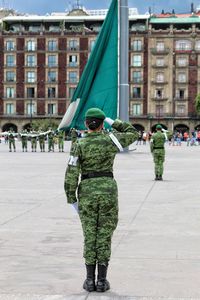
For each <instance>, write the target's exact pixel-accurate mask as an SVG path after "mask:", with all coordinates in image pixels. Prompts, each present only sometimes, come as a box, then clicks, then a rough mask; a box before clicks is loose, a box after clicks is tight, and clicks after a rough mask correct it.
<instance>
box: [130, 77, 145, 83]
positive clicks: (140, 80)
mask: <svg viewBox="0 0 200 300" xmlns="http://www.w3.org/2000/svg"><path fill="white" fill-rule="evenodd" d="M130 83H134V84H143V83H144V80H143V79H136V78H132V79H130Z"/></svg>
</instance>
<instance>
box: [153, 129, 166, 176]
mask: <svg viewBox="0 0 200 300" xmlns="http://www.w3.org/2000/svg"><path fill="white" fill-rule="evenodd" d="M156 131H157V132H156V133H154V134H153V135H152V137H151V140H150V147H151V153H152V154H153V159H154V164H155V180H163V178H162V175H163V164H164V161H165V147H164V145H165V140H166V138H165V135H164V134H163V133H162V126H161V125H157V126H156Z"/></svg>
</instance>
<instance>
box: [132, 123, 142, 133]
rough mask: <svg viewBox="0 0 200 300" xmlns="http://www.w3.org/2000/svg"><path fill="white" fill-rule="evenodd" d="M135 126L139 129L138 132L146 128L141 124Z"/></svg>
mask: <svg viewBox="0 0 200 300" xmlns="http://www.w3.org/2000/svg"><path fill="white" fill-rule="evenodd" d="M133 126H134V127H135V128H136V129H137V131H141V132H143V131H144V126H142V125H141V124H133Z"/></svg>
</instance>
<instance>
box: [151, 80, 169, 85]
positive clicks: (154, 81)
mask: <svg viewBox="0 0 200 300" xmlns="http://www.w3.org/2000/svg"><path fill="white" fill-rule="evenodd" d="M151 83H152V84H159V85H161V84H168V81H158V80H152V81H151Z"/></svg>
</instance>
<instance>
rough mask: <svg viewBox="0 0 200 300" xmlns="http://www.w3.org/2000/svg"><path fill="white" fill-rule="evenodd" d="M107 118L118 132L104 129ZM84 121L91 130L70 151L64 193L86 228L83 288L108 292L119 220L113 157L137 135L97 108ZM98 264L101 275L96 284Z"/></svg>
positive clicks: (134, 131)
mask: <svg viewBox="0 0 200 300" xmlns="http://www.w3.org/2000/svg"><path fill="white" fill-rule="evenodd" d="M104 121H105V122H107V123H108V124H109V125H110V126H112V128H113V129H115V130H116V132H115V134H113V133H109V132H108V131H107V132H106V131H103V130H102V129H103V124H104ZM85 124H86V126H87V128H88V132H87V133H86V134H85V136H84V137H83V138H81V139H78V140H77V142H76V143H75V145H74V146H73V147H72V150H71V153H70V159H69V162H68V166H67V170H66V174H65V192H66V196H67V201H68V203H71V204H72V205H73V206H74V207H75V208H76V210H77V211H78V213H79V216H80V220H81V223H82V228H83V235H84V258H85V264H86V273H87V276H86V280H85V281H84V284H83V288H84V289H85V290H87V291H89V292H92V291H97V292H105V291H106V290H109V289H110V284H109V282H108V281H107V279H106V276H107V268H108V262H109V260H110V256H111V239H112V235H113V232H114V230H115V229H116V227H117V222H118V190H117V184H116V181H115V179H114V177H113V163H114V158H115V156H116V154H117V153H118V152H119V151H121V150H123V148H124V147H128V146H129V145H130V144H132V143H133V142H134V141H135V140H137V138H138V134H137V131H136V129H135V128H134V127H133V126H132V125H131V124H130V123H127V122H123V121H121V120H115V121H113V120H112V119H110V118H106V116H105V114H104V112H103V111H102V110H100V109H98V108H91V109H89V110H88V111H87V112H86V115H85ZM79 175H81V181H80V182H79ZM77 198H78V202H77ZM96 264H97V266H98V267H97V268H98V275H97V282H96V283H95V270H96Z"/></svg>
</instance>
